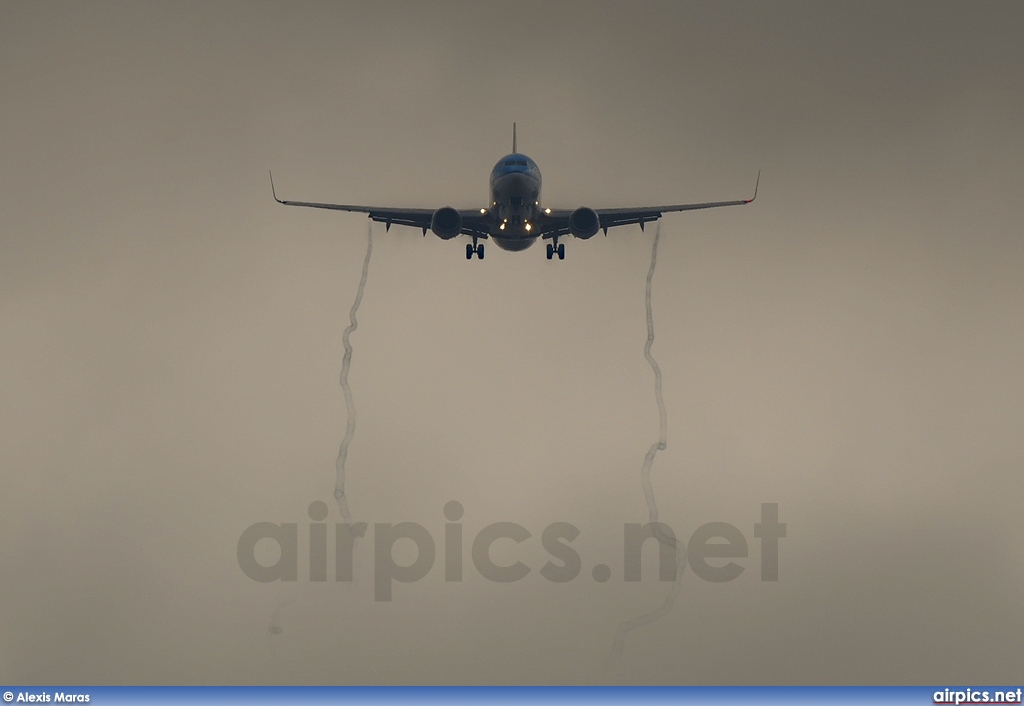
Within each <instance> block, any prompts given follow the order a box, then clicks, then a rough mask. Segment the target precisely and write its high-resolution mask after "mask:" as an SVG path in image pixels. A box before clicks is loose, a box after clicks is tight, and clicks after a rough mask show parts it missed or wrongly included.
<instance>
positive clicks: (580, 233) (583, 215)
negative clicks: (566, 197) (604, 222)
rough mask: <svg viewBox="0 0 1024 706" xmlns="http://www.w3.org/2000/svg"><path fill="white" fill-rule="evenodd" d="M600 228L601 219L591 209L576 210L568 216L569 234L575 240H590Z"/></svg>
mask: <svg viewBox="0 0 1024 706" xmlns="http://www.w3.org/2000/svg"><path fill="white" fill-rule="evenodd" d="M600 228H601V218H600V216H598V215H597V211H595V210H594V209H592V208H577V209H576V210H575V211H573V212H572V214H571V215H570V216H569V232H570V233H572V234H573V235H574V236H576V237H577V238H582V239H583V240H586V239H587V238H592V237H594V235H596V234H597V231H598V230H600Z"/></svg>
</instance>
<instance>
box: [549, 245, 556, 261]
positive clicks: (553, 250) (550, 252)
mask: <svg viewBox="0 0 1024 706" xmlns="http://www.w3.org/2000/svg"><path fill="white" fill-rule="evenodd" d="M554 254H555V248H554V247H552V245H551V243H548V259H549V260H550V259H551V257H552V256H553V255H554Z"/></svg>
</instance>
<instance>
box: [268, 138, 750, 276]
mask: <svg viewBox="0 0 1024 706" xmlns="http://www.w3.org/2000/svg"><path fill="white" fill-rule="evenodd" d="M760 182H761V172H760V171H759V172H758V173H757V181H756V182H755V183H754V195H753V196H751V197H750V198H749V199H741V200H738V201H713V202H709V203H690V204H678V205H675V206H642V207H639V208H597V209H595V208H588V207H586V206H581V207H579V208H576V209H573V210H568V209H561V210H560V209H551V208H543V207H541V205H540V185H541V178H540V169H538V168H537V163H536V162H534V161H533V160H532V159H530V158H529V157H527V156H526V155H525V154H522V153H520V152H519V151H518V149H517V148H516V124H515V123H512V153H511V154H507V155H505V156H504V157H502V158H501V159H500V160H498V163H497V164H495V165H494V169H492V170H491V179H490V193H491V204H490V206H489V207H488V208H477V209H463V210H460V209H455V208H452V207H451V206H444V207H442V208H439V209H437V210H432V209H426V208H386V207H377V206H350V205H343V204H333V203H313V202H309V201H285V200H282V199H279V198H278V197H277V190H276V189H275V188H274V175H273V173H271V175H270V188H271V191H272V193H273V195H274V200H275V201H277V202H278V203H281V204H284V205H285V206H307V207H310V208H326V209H331V210H335V211H355V212H358V213H366V214H368V216H369V218H371V219H372V220H374V221H377V222H378V223H384V226H385V230H390V229H391V226H392V225H402V226H412V227H415V228H419V229H420V230H422V231H423V235H424V236H425V235H426V234H427V230H428V229H429V230H431V231H433V233H434V235H436V236H437V237H439V238H441V239H443V240H451V239H452V238H454V237H456V236H458V235H468V236H469V237H471V238H472V239H473V242H472V244H469V243H467V244H466V259H467V260H472V259H473V255H474V254H475V255H476V256H477V258H478V259H480V260H482V259H484V244H483V243H481V242H479V241H480V240H488V239H490V240H493V241H494V244H495V245H497V246H498V247H499V248H501V249H502V250H511V251H519V250H526V249H527V248H528V247H530V246H531V245H533V244H534V243H535V242H536V241H537V239H538V238H540V239H542V240H550V241H551V242H549V243H548V244H547V257H548V259H549V260H550V259H552V258H553V257H554V256H555V255H556V254H557V255H558V259H559V260H564V259H565V243H560V242H558V240H559V238H564V237H567V236H569V235H572V236H573V237H575V238H579V239H581V240H587V239H588V238H592V237H593V236H595V235H597V232H598V231H599V230H603V231H604V234H605V235H606V236H607V235H608V229H609V228H614V227H615V226H624V225H633V224H636V225H639V226H640V230H643V229H644V225H645V224H646V223H653V222H654V221H657V220H658V219H659V218H661V217H662V215H663V214H665V213H670V212H674V211H694V210H697V209H701V208H717V207H719V206H742V205H745V204H748V203H751V202H752V201H753V200H754V199H756V198H757V187H758V184H760Z"/></svg>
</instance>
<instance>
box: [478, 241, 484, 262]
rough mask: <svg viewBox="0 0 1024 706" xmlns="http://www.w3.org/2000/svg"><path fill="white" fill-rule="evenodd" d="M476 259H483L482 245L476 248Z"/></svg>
mask: <svg viewBox="0 0 1024 706" xmlns="http://www.w3.org/2000/svg"><path fill="white" fill-rule="evenodd" d="M476 257H477V259H478V260H483V259H484V244H483V243H480V244H479V245H477V246H476Z"/></svg>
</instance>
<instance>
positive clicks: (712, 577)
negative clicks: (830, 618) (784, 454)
mask: <svg viewBox="0 0 1024 706" xmlns="http://www.w3.org/2000/svg"><path fill="white" fill-rule="evenodd" d="M463 512H464V510H463V507H462V503H460V502H458V501H456V500H452V501H450V502H448V503H446V504H445V506H444V517H445V519H446V520H447V522H446V523H445V525H444V544H443V553H444V557H443V563H444V580H445V581H462V577H463V559H464V555H465V544H466V542H465V539H464V535H465V532H464V531H463V530H464V528H463V524H462V523H461V522H460V521H459V520H461V519H462V515H463ZM308 514H309V519H310V520H312V522H310V523H309V531H308V534H307V536H308V541H307V542H306V546H305V547H304V549H307V550H308V554H309V564H308V565H309V580H310V581H327V576H328V568H329V561H328V541H327V540H328V524H327V523H326V522H324V521H323V520H324V519H325V518H326V517H327V504H326V503H323V502H321V501H319V500H317V501H314V502H312V503H310V505H309V509H308ZM369 527H370V526H369V525H368V524H367V523H365V522H356V523H352V524H347V523H337V524H335V525H334V533H333V534H334V562H333V564H334V580H335V581H338V582H350V581H352V576H353V556H354V548H355V545H356V542H357V540H358V539H359V538H365V537H366V534H367V530H368V529H369ZM579 535H580V530H579V528H577V527H576V526H575V525H573V524H572V523H570V522H552V523H551V524H549V525H547V527H545V528H544V529H543V531H542V532H541V534H540V542H541V546H542V547H543V548H544V550H545V551H546V552H547V553H548V554H549V555H550V556H551V559H552V560H553V561H552V560H549V561H548V562H546V563H545V564H544V565H543V566H542V567H540V569H539V570H538V573H540V575H541V576H542V577H544V578H545V579H546V580H548V581H551V582H553V583H566V582H568V581H572V580H574V579H576V578H577V577H578V576H579V575H580V572H581V571H582V569H583V560H582V558H581V557H580V554H579V552H577V551H576V549H575V548H573V546H572V543H573V541H575V540H576V539H577V537H579ZM753 536H754V538H755V539H757V540H758V543H759V549H760V564H761V567H760V568H761V580H762V581H778V580H779V540H780V539H782V538H784V537H785V536H786V525H785V524H784V523H780V522H779V506H778V503H762V504H761V518H760V521H758V522H755V523H754V526H753ZM531 538H533V534H532V533H531V532H530V531H529V530H528V529H526V528H525V527H523V526H522V525H520V524H518V523H515V522H494V523H491V524H489V525H487V526H485V527H483V528H481V529H480V530H479V531H478V532H477V533H476V535H475V536H474V537H473V539H472V542H471V545H470V558H471V561H472V563H473V568H474V569H475V570H476V572H477V573H478V574H480V576H482V577H483V578H485V579H487V580H489V581H494V582H496V583H512V582H515V581H520V580H522V579H524V578H526V576H527V575H529V574H530V573H531V571H533V569H532V568H531V567H529V566H527V565H526V564H525V563H523V562H522V561H516V562H514V563H512V564H506V565H498V564H496V563H495V562H494V560H493V559H492V557H491V547H492V546H493V545H494V544H495V543H496V542H498V541H499V540H501V541H508V540H511V541H512V542H514V543H515V544H517V545H520V544H522V543H524V542H526V541H528V540H530V539H531ZM402 540H410V541H412V543H413V544H414V545H415V547H416V559H415V561H413V562H412V563H410V564H405V565H403V564H399V563H397V562H396V561H395V557H394V549H395V545H396V544H397V543H398V542H400V541H402ZM622 540H623V543H622V559H623V562H622V579H623V580H624V581H629V582H633V581H640V578H641V575H642V570H641V569H642V566H641V564H642V550H643V546H644V544H645V542H647V541H648V540H654V542H655V543H656V544H657V546H658V578H659V579H660V580H662V581H673V580H675V578H676V576H677V570H678V571H679V572H681V571H683V569H684V568H685V567H686V566H689V567H690V570H691V571H692V572H693V573H694V574H695V575H696V576H697V577H698V578H700V579H702V580H704V581H709V582H712V583H724V582H726V581H732V580H734V579H735V578H737V577H738V576H739V575H740V574H741V573H743V571H744V570H745V568H746V567H745V566H743V565H742V564H740V563H738V562H737V561H735V560H741V559H747V558H748V556H749V549H748V545H747V539H746V537H745V536H744V534H743V532H742V531H740V529H739V528H737V527H735V526H734V525H731V524H729V523H728V522H708V523H706V524H703V525H701V526H700V527H698V528H697V529H696V530H694V531H693V533H692V534H691V535H690V538H689V540H688V541H686V542H685V543H684V542H682V541H681V540H678V539H677V538H676V536H675V533H674V532H673V531H672V528H671V527H669V526H668V525H666V524H665V523H663V522H652V523H647V524H641V523H639V522H635V523H634V522H630V523H626V524H625V525H623V531H622ZM368 541H369V540H368ZM372 544H373V559H374V566H373V577H374V599H375V600H377V601H390V600H391V595H392V588H393V584H394V582H396V581H397V582H399V583H413V582H416V581H419V580H421V579H423V578H425V577H426V576H427V575H428V574H429V573H430V571H431V570H432V569H433V568H434V564H435V560H436V558H437V545H436V543H435V541H434V537H433V535H431V534H430V532H429V531H428V530H427V529H426V528H425V527H424V526H423V525H421V524H419V523H416V522H399V523H397V524H392V523H388V522H376V523H374V525H373V536H372ZM257 545H261V546H262V547H263V550H264V551H262V552H260V553H261V554H263V555H264V557H266V555H267V554H272V553H274V552H273V550H272V549H270V551H266V550H267V549H268V548H272V547H274V546H276V549H277V552H276V554H277V559H276V561H274V562H273V563H270V564H264V563H261V562H260V561H259V560H258V559H257V552H258V550H257ZM268 545H269V547H268ZM299 556H300V543H299V525H298V523H295V522H286V523H281V524H277V523H273V522H256V523H253V524H251V525H249V526H248V527H247V528H246V529H245V531H243V532H242V534H241V536H240V537H239V538H238V566H239V567H240V568H241V569H242V572H243V573H244V574H245V575H246V576H248V577H249V578H251V579H252V580H253V581H259V582H260V583H269V582H272V581H298V580H299ZM723 562H725V563H723ZM590 574H591V577H592V578H593V580H594V581H597V582H600V583H604V582H605V581H608V580H609V579H611V578H612V569H611V567H610V566H609V565H608V564H595V565H594V566H593V568H592V569H591V572H590Z"/></svg>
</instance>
